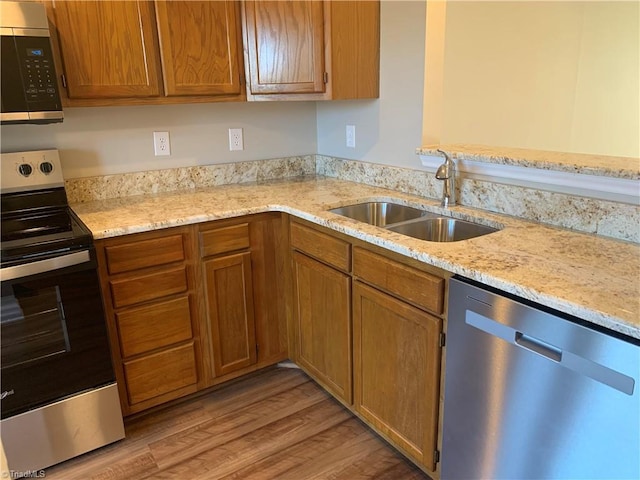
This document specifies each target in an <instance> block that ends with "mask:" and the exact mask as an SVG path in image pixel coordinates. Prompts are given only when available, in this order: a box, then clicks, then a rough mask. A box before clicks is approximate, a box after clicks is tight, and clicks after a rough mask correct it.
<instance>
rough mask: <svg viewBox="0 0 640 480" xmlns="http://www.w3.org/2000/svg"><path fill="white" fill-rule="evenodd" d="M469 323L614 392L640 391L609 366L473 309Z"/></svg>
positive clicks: (631, 381) (630, 393) (468, 319)
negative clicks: (606, 386) (614, 390)
mask: <svg viewBox="0 0 640 480" xmlns="http://www.w3.org/2000/svg"><path fill="white" fill-rule="evenodd" d="M469 298H471V297H469ZM474 300H475V299H474ZM558 320H560V319H558ZM449 321H451V320H449ZM465 323H466V324H467V325H469V326H471V327H474V328H477V329H478V330H480V331H482V332H484V333H487V334H489V335H491V336H492V337H497V338H499V339H501V340H503V341H505V342H507V343H510V344H511V345H514V346H517V347H519V348H524V349H526V350H530V351H532V352H534V353H537V354H538V355H540V356H542V357H545V358H548V359H550V360H552V361H555V362H556V363H558V364H559V365H561V366H562V367H564V368H568V369H569V370H573V371H574V372H576V373H578V374H580V375H584V376H586V377H590V378H592V379H593V380H596V381H597V382H600V383H602V384H604V385H608V386H609V387H611V388H615V389H616V390H618V391H620V392H622V393H625V394H627V395H633V392H634V390H635V388H636V380H635V379H634V378H633V377H630V376H628V375H625V374H624V373H622V372H618V371H617V370H613V369H611V368H609V367H607V366H606V365H602V364H600V363H598V362H596V361H593V360H591V359H588V358H585V357H582V356H580V355H576V354H575V353H573V352H570V351H568V350H566V349H565V350H564V351H563V350H560V349H558V348H557V347H554V346H552V345H550V344H548V343H546V342H543V341H541V340H539V339H537V338H535V337H532V336H529V335H526V334H524V333H522V332H519V331H517V330H516V329H514V328H512V327H510V326H508V325H505V324H503V323H500V322H498V321H496V320H494V319H492V318H488V317H485V316H484V315H482V314H480V313H477V312H474V311H473V310H471V309H467V310H466V313H465Z"/></svg>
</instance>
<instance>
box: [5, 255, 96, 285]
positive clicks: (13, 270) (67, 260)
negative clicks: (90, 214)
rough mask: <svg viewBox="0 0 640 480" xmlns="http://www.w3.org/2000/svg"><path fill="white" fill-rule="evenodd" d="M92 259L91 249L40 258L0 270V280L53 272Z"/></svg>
mask: <svg viewBox="0 0 640 480" xmlns="http://www.w3.org/2000/svg"><path fill="white" fill-rule="evenodd" d="M89 260H90V256H89V251H88V250H83V251H81V252H75V253H70V254H69V255H63V256H61V257H53V258H47V259H46V260H38V261H37V262H31V263H25V264H22V265H15V266H13V267H7V268H3V269H2V270H0V280H1V281H3V282H4V281H5V280H15V279H16V278H24V277H29V276H31V275H37V274H38V273H46V272H51V271H53V270H59V269H61V268H65V267H71V266H73V265H79V264H81V263H85V262H88V261H89Z"/></svg>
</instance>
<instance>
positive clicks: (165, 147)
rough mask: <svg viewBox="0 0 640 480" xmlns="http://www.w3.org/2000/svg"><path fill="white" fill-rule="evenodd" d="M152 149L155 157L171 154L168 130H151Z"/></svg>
mask: <svg viewBox="0 0 640 480" xmlns="http://www.w3.org/2000/svg"><path fill="white" fill-rule="evenodd" d="M153 151H154V153H155V155H156V157H164V156H168V155H171V144H170V143H169V132H153Z"/></svg>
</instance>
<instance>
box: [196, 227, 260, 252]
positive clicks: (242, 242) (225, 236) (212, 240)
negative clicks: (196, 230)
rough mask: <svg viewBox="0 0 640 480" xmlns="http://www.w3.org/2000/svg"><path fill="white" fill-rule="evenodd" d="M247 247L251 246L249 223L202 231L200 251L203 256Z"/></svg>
mask: <svg viewBox="0 0 640 480" xmlns="http://www.w3.org/2000/svg"><path fill="white" fill-rule="evenodd" d="M246 248H249V224H248V223H242V224H240V225H233V226H231V227H223V228H216V229H213V230H206V231H204V232H200V251H201V255H202V256H203V257H208V256H210V255H217V254H219V253H226V252H232V251H234V250H242V249H246Z"/></svg>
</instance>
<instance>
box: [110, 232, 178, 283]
mask: <svg viewBox="0 0 640 480" xmlns="http://www.w3.org/2000/svg"><path fill="white" fill-rule="evenodd" d="M105 251H106V255H107V267H108V268H109V273H110V274H111V275H114V274H116V273H122V272H129V271H131V270H137V269H139V268H146V267H153V266H156V265H165V264H167V263H172V262H180V261H182V260H184V248H183V242H182V235H171V236H168V237H161V238H152V239H150V240H141V241H138V242H134V243H126V244H124V245H113V246H110V247H106V248H105Z"/></svg>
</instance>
